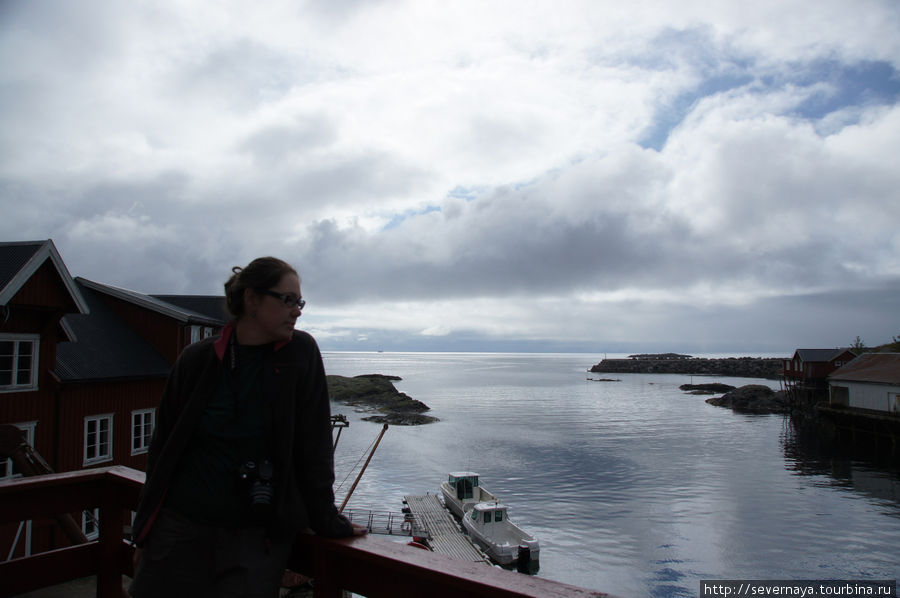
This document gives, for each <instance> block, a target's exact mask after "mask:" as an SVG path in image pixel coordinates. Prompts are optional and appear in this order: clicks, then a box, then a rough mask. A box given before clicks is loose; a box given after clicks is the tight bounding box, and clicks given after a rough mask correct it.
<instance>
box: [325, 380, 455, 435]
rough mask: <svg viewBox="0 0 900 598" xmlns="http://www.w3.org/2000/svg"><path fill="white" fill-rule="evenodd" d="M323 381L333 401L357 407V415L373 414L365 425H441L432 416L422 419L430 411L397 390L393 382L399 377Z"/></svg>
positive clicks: (366, 419) (365, 418) (420, 402)
mask: <svg viewBox="0 0 900 598" xmlns="http://www.w3.org/2000/svg"><path fill="white" fill-rule="evenodd" d="M326 379H327V380H328V394H329V396H330V397H331V400H332V401H337V402H340V403H344V404H345V405H350V406H352V407H356V408H357V410H358V411H363V412H373V413H376V414H375V415H370V416H368V417H364V418H362V419H364V420H365V421H371V422H375V423H379V424H390V425H394V426H418V425H422V424H430V423H433V422H436V421H440V420H438V418H436V417H433V416H431V415H423V413H424V412H425V411H430V409H431V408H430V407H429V406H428V405H426V404H425V403H423V402H422V401H417V400H416V399H413V398H412V397H410V396H409V395H407V394H405V393H402V392H400V391H399V390H397V388H396V387H395V386H394V384H393V382H392V381H394V380H400V379H401V378H400V377H399V376H386V375H384V374H364V375H361V376H354V377H352V378H349V377H347V376H335V375H328V376H326Z"/></svg>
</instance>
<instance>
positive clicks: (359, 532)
mask: <svg viewBox="0 0 900 598" xmlns="http://www.w3.org/2000/svg"><path fill="white" fill-rule="evenodd" d="M350 525H352V526H353V535H354V536H365V535H366V534H368V533H369V528H367V527H363V526H362V525H357V524H355V523H351V524H350Z"/></svg>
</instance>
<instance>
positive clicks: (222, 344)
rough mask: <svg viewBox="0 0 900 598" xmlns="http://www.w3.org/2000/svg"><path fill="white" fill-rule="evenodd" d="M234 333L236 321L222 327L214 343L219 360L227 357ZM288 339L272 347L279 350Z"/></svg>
mask: <svg viewBox="0 0 900 598" xmlns="http://www.w3.org/2000/svg"><path fill="white" fill-rule="evenodd" d="M233 334H234V322H228V324H226V325H225V328H223V329H222V334H220V335H219V338H217V339H216V340H215V342H214V343H213V347H214V348H215V350H216V356H217V357H218V358H219V361H223V360H224V359H225V352H226V351H227V350H228V343H229V342H231V336H232V335H233ZM289 342H291V341H289V340H287V341H279V342H277V343H275V346H274V347H273V348H272V349H273V350H274V351H277V350H279V349H281V348H282V347H284V346H285V345H286V344H288V343H289Z"/></svg>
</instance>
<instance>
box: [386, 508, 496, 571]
mask: <svg viewBox="0 0 900 598" xmlns="http://www.w3.org/2000/svg"><path fill="white" fill-rule="evenodd" d="M403 502H405V503H406V505H407V506H408V507H409V510H410V511H411V512H412V514H413V515H414V516H415V518H416V520H417V521H418V522H419V523H420V524H421V525H422V526H423V527H424V528H425V529H427V530H428V532H429V535H430V538H429V540H428V543H429V545H430V546H431V549H432V550H434V552H437V553H438V554H445V555H447V556H452V557H454V558H458V559H465V560H467V561H472V562H475V563H485V564H487V565H490V564H491V562H490V560H488V558H487V557H486V556H485V555H484V553H482V552H481V551H480V550H479V549H478V548H477V547H476V546H475V545H474V544H472V542H471V541H470V540H469V537H468V536H467V535H465V534H464V533H463V532H462V531H461V530H460V529H459V525H458V524H457V523H456V520H455V519H454V518H453V515H451V514H450V511H448V510H447V509H445V508H444V505H443V504H441V500H440V498H438V496H437V494H426V495H424V496H404V497H403Z"/></svg>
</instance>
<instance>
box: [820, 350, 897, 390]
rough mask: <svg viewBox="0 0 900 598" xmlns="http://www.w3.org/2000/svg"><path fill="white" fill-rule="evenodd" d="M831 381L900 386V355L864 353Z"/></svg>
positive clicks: (839, 370)
mask: <svg viewBox="0 0 900 598" xmlns="http://www.w3.org/2000/svg"><path fill="white" fill-rule="evenodd" d="M829 378H830V379H831V380H847V381H850V382H872V383H877V384H891V385H896V384H900V353H863V354H862V355H860V356H859V357H857V358H856V359H854V360H853V361H851V362H850V363H848V364H847V365H845V366H844V367H842V368H838V370H837V371H836V372H834V373H833V374H831V375H830V376H829Z"/></svg>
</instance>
